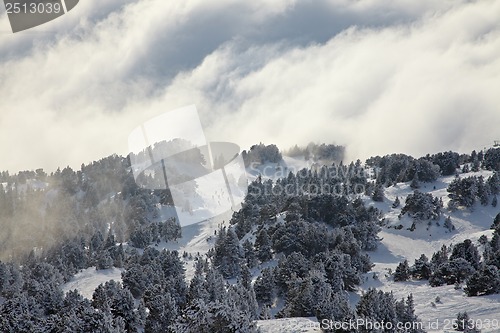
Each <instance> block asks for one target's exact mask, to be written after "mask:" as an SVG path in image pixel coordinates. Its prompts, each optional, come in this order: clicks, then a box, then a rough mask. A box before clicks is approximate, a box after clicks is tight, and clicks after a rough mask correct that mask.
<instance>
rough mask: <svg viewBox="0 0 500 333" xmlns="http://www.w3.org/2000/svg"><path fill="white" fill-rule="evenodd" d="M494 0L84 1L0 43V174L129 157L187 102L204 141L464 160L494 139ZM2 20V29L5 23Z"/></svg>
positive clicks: (498, 38) (497, 118)
mask: <svg viewBox="0 0 500 333" xmlns="http://www.w3.org/2000/svg"><path fill="white" fill-rule="evenodd" d="M499 10H500V4H498V3H497V2H495V1H488V0H487V1H478V2H467V1H462V2H457V1H442V2H441V1H440V2H438V3H436V2H435V1H431V0H428V1H419V2H415V1H410V0H405V1H397V2H395V1H390V0H384V1H372V0H361V1H347V0H332V1H326V0H325V1H286V0H282V1H273V2H272V3H271V4H270V3H268V2H266V1H263V0H262V1H256V2H251V3H249V2H239V1H238V2H237V1H229V0H224V1H220V2H218V4H217V5H214V4H208V3H206V2H204V1H187V2H184V3H172V2H165V1H161V0H141V1H136V2H132V1H123V0H120V1H118V0H116V1H115V0H110V1H105V2H97V1H85V2H81V4H80V5H79V6H78V7H77V8H75V9H74V10H72V11H71V12H70V13H69V14H67V15H65V16H63V17H62V18H59V19H57V20H54V21H52V22H51V23H50V24H47V25H46V26H42V27H40V28H37V29H35V30H34V31H28V32H26V33H19V34H15V35H12V34H8V33H5V32H3V33H0V156H1V157H0V158H1V162H0V170H3V169H9V170H11V171H17V170H21V169H34V168H37V167H44V168H46V169H48V171H52V170H54V169H55V168H56V167H57V166H61V167H64V166H66V165H68V164H69V165H71V166H73V167H78V166H79V165H80V164H81V163H87V162H90V161H92V160H95V159H98V158H101V157H104V156H106V155H109V154H111V153H115V152H116V153H119V154H126V153H127V146H126V145H127V136H128V134H129V132H130V131H131V130H132V129H133V128H134V127H135V126H137V125H138V124H140V123H141V122H143V121H144V120H146V119H149V118H150V117H153V116H154V115H157V114H159V113H162V112H166V111H168V110H172V109H175V108H177V107H180V106H183V105H189V104H193V103H194V104H196V105H197V107H198V110H199V111H200V115H201V117H202V120H203V122H204V124H205V125H206V126H207V135H208V137H209V138H210V139H213V140H217V139H218V140H226V141H234V142H237V143H239V144H240V145H241V146H242V147H243V148H247V146H248V145H250V144H253V143H257V142H260V141H263V142H269V143H270V142H275V143H277V144H279V145H280V146H283V147H288V146H291V145H293V144H295V143H299V144H300V143H302V144H304V143H308V142H310V141H318V142H336V143H339V144H346V145H347V146H348V152H349V153H350V156H351V157H352V158H358V157H359V158H366V157H369V156H370V155H373V154H385V153H391V152H406V153H410V154H414V155H419V154H425V153H427V152H435V151H441V150H448V149H454V150H462V151H463V150H472V149H478V148H482V145H484V144H486V143H488V142H490V141H492V140H493V139H496V138H497V137H498V136H500V133H498V126H496V124H498V123H500V113H499V112H498V105H500V103H499V102H500V96H498V93H497V91H496V90H495V89H496V88H495V87H496V86H497V85H498V82H500V81H499V80H500V77H499V76H500V63H499V62H500V60H499V59H500V20H498V14H496V13H499V12H500V11H499ZM6 22H7V21H6V17H5V15H3V16H0V29H2V27H4V26H5V25H6Z"/></svg>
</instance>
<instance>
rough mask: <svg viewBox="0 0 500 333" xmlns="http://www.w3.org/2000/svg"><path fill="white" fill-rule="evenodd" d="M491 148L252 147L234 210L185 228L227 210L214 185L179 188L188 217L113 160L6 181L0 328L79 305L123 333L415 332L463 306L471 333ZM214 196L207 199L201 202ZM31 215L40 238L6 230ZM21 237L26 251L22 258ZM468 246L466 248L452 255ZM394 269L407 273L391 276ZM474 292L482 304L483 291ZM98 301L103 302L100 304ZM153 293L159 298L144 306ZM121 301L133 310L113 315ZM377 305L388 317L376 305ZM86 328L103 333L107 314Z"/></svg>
mask: <svg viewBox="0 0 500 333" xmlns="http://www.w3.org/2000/svg"><path fill="white" fill-rule="evenodd" d="M259 147H260V148H259V149H263V151H266V149H267V148H266V146H263V145H261V146H259ZM270 147H271V146H270ZM274 147H275V146H274ZM274 147H271V148H270V149H272V150H274V149H275V148H274ZM496 153H497V152H496V151H494V150H493V151H488V152H486V153H485V154H483V153H482V152H481V154H479V156H480V157H477V155H478V154H476V153H475V152H473V153H472V154H471V155H465V154H464V155H458V154H452V153H446V154H444V155H443V154H441V155H439V154H438V155H433V156H429V155H428V156H427V157H425V158H420V159H414V158H412V157H409V156H406V155H402V154H399V155H390V156H385V157H382V158H381V157H374V158H372V159H370V160H368V161H367V163H366V164H365V165H363V164H361V162H359V161H358V162H356V163H351V164H349V165H343V164H342V163H341V162H340V163H338V162H333V164H332V161H330V162H328V161H325V160H322V159H316V158H315V157H314V156H313V157H312V158H310V159H306V158H304V157H300V156H295V157H286V156H284V157H282V156H279V157H278V159H277V160H274V161H272V162H271V161H267V160H259V156H260V155H259V154H256V153H255V151H254V153H253V155H249V156H250V157H247V158H250V159H253V161H250V163H249V165H247V168H246V177H247V178H248V181H249V184H250V185H249V188H248V194H247V195H246V196H245V197H244V198H243V197H242V196H241V197H240V199H239V201H240V202H241V203H240V204H239V205H238V206H235V207H233V209H230V210H228V211H226V212H225V213H224V214H220V215H218V216H217V217H215V218H211V219H209V220H207V221H204V222H201V223H193V224H189V225H186V226H183V227H182V228H179V227H178V226H176V224H175V218H177V217H179V216H180V215H179V214H184V215H183V216H184V217H183V219H184V220H185V219H189V218H196V216H198V215H197V211H200V212H202V213H203V214H206V213H208V214H212V215H213V214H215V213H217V212H219V211H220V209H221V208H220V207H222V205H224V203H223V202H222V203H221V199H222V197H221V196H220V195H221V193H222V192H221V191H220V190H219V189H216V188H214V187H213V186H212V185H211V184H210V182H202V181H199V182H197V186H196V187H195V188H194V192H186V193H188V198H191V199H188V200H189V201H190V207H189V210H185V209H184V208H183V207H175V208H176V209H175V210H174V207H173V206H172V202H171V201H170V199H169V196H168V193H166V192H162V191H158V190H154V191H145V190H143V189H141V188H138V187H136V186H134V184H133V183H131V182H130V178H128V176H127V172H126V168H127V166H126V161H125V160H122V159H121V158H120V157H117V156H113V157H110V158H109V159H103V160H102V161H99V162H95V163H94V164H92V165H89V166H82V170H80V171H78V172H73V171H72V170H70V169H68V168H66V169H64V170H62V171H60V170H58V172H57V173H55V174H51V175H46V174H43V173H40V172H39V173H38V174H35V173H29V172H25V173H22V174H19V175H13V176H9V177H5V175H4V179H3V180H2V183H3V184H2V187H3V188H4V191H2V192H1V193H3V195H2V194H1V193H0V195H2V197H1V198H0V199H1V200H0V203H2V205H3V207H4V210H3V211H4V213H3V214H4V215H3V216H2V221H3V222H2V223H3V224H4V229H6V230H11V232H10V235H11V236H15V237H16V239H19V240H20V241H22V242H21V243H19V246H18V247H16V249H15V251H14V249H13V248H11V249H9V248H8V244H9V243H8V242H7V238H5V239H6V242H4V243H3V246H4V247H3V248H4V249H7V252H4V257H5V254H9V253H10V256H11V258H12V259H13V260H14V261H13V262H14V263H13V264H10V263H9V262H8V261H5V263H2V264H1V266H0V273H1V274H0V277H1V278H2V280H1V281H3V282H2V289H1V291H2V296H0V303H1V305H2V313H4V315H6V316H7V318H10V319H8V320H7V321H5V322H4V325H10V326H5V327H10V328H13V327H19V326H16V325H20V322H19V321H20V320H22V321H24V322H28V323H29V325H31V326H28V327H32V328H33V327H39V326H40V325H42V326H44V325H45V326H44V327H53V326H51V325H55V324H54V322H52V321H48V320H49V318H50V317H51V316H56V317H57V316H60V317H61V318H65V316H66V314H62V313H61V314H59V313H60V312H59V311H61V310H62V309H63V308H64V307H70V308H72V307H74V306H76V304H80V305H79V306H84V307H94V308H97V309H102V311H104V312H102V313H103V315H104V314H105V313H106V311H111V315H112V316H114V321H113V324H112V326H113V327H115V328H116V329H118V330H119V327H120V325H122V324H121V323H120V322H121V321H124V322H125V326H126V327H128V328H126V331H131V330H132V331H133V330H134V329H136V328H138V329H139V330H142V329H145V330H146V331H155V330H157V329H158V330H162V329H165V328H166V327H167V326H170V327H171V329H172V330H173V331H176V330H177V331H186V330H187V327H192V328H190V329H192V330H195V328H194V327H198V326H196V325H195V324H194V323H193V321H192V320H194V319H193V318H194V317H190V316H192V315H195V316H202V315H203V316H207V317H206V319H204V320H207V321H208V322H207V324H206V325H209V326H210V327H217V325H222V323H225V324H223V325H225V327H229V326H230V325H233V324H234V323H236V322H237V323H238V325H239V326H240V327H246V328H244V329H243V331H245V332H246V331H248V332H251V331H253V330H254V328H255V327H258V328H260V330H261V332H263V333H266V332H319V331H320V327H319V326H320V323H323V328H324V329H325V326H324V325H325V323H326V324H328V323H330V324H333V322H334V321H335V322H337V323H343V322H347V321H348V320H349V318H356V319H358V320H372V321H374V322H376V323H377V322H379V321H389V322H392V323H393V324H394V325H395V324H397V323H406V324H411V323H416V322H419V323H422V326H421V328H423V330H425V331H428V332H440V331H443V330H448V328H449V327H448V326H450V325H449V324H451V323H452V320H454V319H456V318H457V315H458V314H459V313H464V312H467V315H468V316H469V318H471V320H474V323H475V324H476V326H477V328H481V331H482V332H497V331H500V330H499V328H500V327H498V325H497V324H496V321H498V320H499V319H500V318H498V313H500V295H499V294H498V292H500V277H498V268H497V267H496V265H497V263H498V261H496V258H497V257H498V254H500V252H495V251H498V249H497V245H496V244H497V243H496V239H498V238H497V237H498V235H497V234H498V232H497V231H495V230H493V229H491V228H490V227H492V224H493V221H494V220H495V219H496V218H497V219H498V217H497V216H498V215H499V213H500V207H499V206H498V205H496V203H495V197H496V195H497V194H498V189H499V188H500V183H499V180H498V171H496V170H495V169H494V167H495V166H498V164H495V163H498V162H496V160H495V158H497V155H495V154H496ZM264 155H265V154H264ZM264 155H262V156H264ZM272 156H276V154H274V155H272ZM492 156H493V157H492ZM255 160H257V162H256V161H255ZM450 160H452V161H453V163H456V165H455V167H454V168H451V169H452V170H450V168H449V167H448V168H446V164H443V163H451V162H450ZM443 161H444V162H443ZM247 162H248V160H247ZM453 163H452V164H453ZM120 165H121V166H122V167H119V166H120ZM110 166H114V168H113V169H112V170H113V171H112V172H110V171H111V169H109V167H110ZM492 166H493V167H492ZM446 170H447V171H446ZM472 170H474V171H472ZM443 173H448V174H443ZM20 175H21V176H22V178H25V179H26V180H24V181H23V183H20V182H19V181H18V180H19V176H20ZM16 180H17V181H16ZM211 193H213V195H212V199H213V200H212V201H211V203H210V204H209V205H207V204H206V200H200V199H199V198H203V197H208V196H210V195H211ZM62 194H64V196H62ZM16 196H19V198H23V199H22V200H23V201H22V202H24V203H23V205H21V204H20V202H21V201H19V202H18V201H17V200H19V199H18V198H17V197H16ZM396 203H397V204H396ZM219 206H220V207H219ZM9 207H10V208H9ZM21 207H24V208H21ZM28 207H29V208H30V209H26V208H28ZM6 212H7V213H8V212H10V213H8V214H7V213H6ZM28 218H39V219H41V221H43V223H44V224H43V225H39V226H37V227H36V228H42V229H40V230H45V232H46V235H45V236H44V237H43V238H42V239H37V238H36V237H34V235H30V236H28V235H25V234H23V233H22V232H21V230H20V229H19V228H18V227H16V226H15V225H14V224H11V223H12V222H13V221H17V220H19V219H20V220H21V221H26V222H23V223H25V224H24V226H26V227H29V226H30V225H31V224H29V223H28V221H29V220H28ZM72 219H73V222H71V223H70V224H68V223H63V224H61V221H64V222H68V221H71V220H72ZM495 221H496V220H495ZM62 226H65V227H64V228H61V227H62ZM499 229H500V228H499ZM47 232H48V234H47ZM50 235H52V237H48V236H50ZM56 235H59V240H57V239H54V237H53V236H56ZM75 236H76V237H75ZM469 240H470V242H469ZM28 241H31V242H33V241H35V242H37V244H38V245H37V246H36V247H33V250H32V251H31V253H28V252H26V254H22V253H23V247H22V244H24V243H23V242H28ZM468 244H470V245H468ZM443 245H445V246H446V249H447V251H448V253H447V254H446V256H445V258H444V259H443V258H441V259H439V260H441V261H439V262H438V261H436V260H438V259H435V258H434V257H436V255H437V254H439V253H440V251H442V249H443ZM464 246H468V248H467V250H466V251H472V252H463V249H464ZM460 249H462V250H460ZM460 251H462V252H460ZM469 253H472V255H475V256H476V257H470V256H469V255H470V254H469ZM474 253H476V254H474ZM12 254H16V256H12ZM422 254H424V255H425V256H426V257H427V258H429V259H431V258H432V260H431V261H430V264H429V265H430V266H429V270H430V272H429V274H430V275H429V277H430V279H429V278H420V277H415V276H416V275H415V276H414V274H416V273H414V270H415V269H414V268H413V264H414V262H415V261H416V260H417V259H419V258H421V255H422ZM436 258H437V257H436ZM404 260H407V261H408V264H409V266H411V267H409V268H408V272H406V273H405V274H407V276H405V278H404V279H402V280H401V278H400V275H401V271H400V266H401V265H402V262H403V261H404ZM16 262H20V263H22V264H23V266H17V264H16ZM458 264H460V265H462V266H456V267H457V268H454V267H455V266H453V265H458ZM486 267H489V268H488V269H490V270H494V272H495V274H496V276H497V277H498V281H497V280H494V279H495V277H493V282H494V283H497V285H496V287H494V288H497V289H491V288H490V289H484V290H486V292H485V293H486V294H485V295H482V296H472V297H468V296H467V292H468V291H467V290H469V289H467V288H472V282H471V281H472V280H470V278H471V277H472V276H473V275H474V276H477V277H478V278H480V277H481V274H485V273H483V272H486V271H485V269H486ZM446 269H448V270H450V269H452V273H449V272H448V271H446ZM453 269H454V270H453ZM398 270H399V271H398ZM2 272H4V273H2ZM443 272H444V273H443ZM446 272H448V273H446ZM443 274H444V275H443ZM455 275H456V276H455ZM14 276H22V277H23V280H22V281H24V282H22V281H21V280H14V279H13V277H14ZM461 276H463V277H461ZM40 277H41V278H40ZM395 279H399V280H400V281H398V282H396V281H395ZM440 279H441V280H440ZM443 279H444V280H443ZM457 279H459V280H458V282H456V283H455V282H450V281H456V280H457ZM490 280H491V278H490ZM16 281H20V283H18V282H16ZM113 281H117V282H120V284H115V283H114V282H113ZM430 281H431V282H430ZM436 281H437V282H436ZM431 284H433V285H437V286H431ZM490 284H491V283H490ZM34 286H38V287H37V288H39V289H38V290H37V289H33V288H34ZM373 288H376V290H375V289H373ZM478 288H479V289H478V290H479V294H481V293H482V292H483V291H482V290H483V289H481V288H486V287H483V286H479V287H478ZM488 288H489V287H488ZM75 289H76V290H77V291H78V295H81V296H83V297H84V298H87V299H89V300H91V303H85V302H84V301H83V300H84V299H81V300H79V301H77V302H76V303H72V304H70V303H68V302H69V299H68V297H76V296H75V295H73V294H71V293H69V294H66V296H64V294H63V292H64V293H67V292H69V291H72V290H75ZM103 292H104V293H107V294H108V295H112V296H111V301H106V302H104V303H102V302H103V300H102V299H101V298H100V297H101V296H99V295H100V293H103ZM41 293H44V294H43V295H46V296H42V294H41ZM155 294H157V295H163V296H161V297H160V298H154V297H153V298H151V297H152V295H155ZM409 295H411V296H410V297H411V300H409V299H408V296H409ZM19 297H24V298H19ZM44 297H45V298H44ZM46 297H49V298H47V299H46ZM78 297H80V296H78ZM401 299H403V300H402V301H400V300H401ZM26 301H27V302H35V303H37V302H40V303H39V304H40V308H39V310H35V312H33V313H31V312H29V313H26V314H25V315H24V316H23V317H18V316H16V315H15V312H13V310H11V309H16V306H24V305H23V304H25V303H23V302H26ZM82 301H83V302H84V303H81V302H82ZM13 302H14V303H13ZM16 302H17V303H16ZM72 302H73V301H72ZM110 302H111V303H110ZM120 302H126V303H127V302H128V304H130V306H131V308H130V310H132V312H127V313H124V312H123V313H122V312H116V311H118V308H117V307H118V306H119V305H118V304H120ZM379 303H380V304H384V306H383V307H382V308H385V309H388V310H384V311H385V312H377V311H379V310H373V309H377V308H378V307H379V306H380V305H378V304H379ZM13 304H14V305H13ZM16 304H17V305H16ZM37 304H38V303H37ZM65 304H66V305H65ZM106 304H108V305H106ZM141 304H142V305H141ZM7 305H9V307H10V308H8V307H7ZM367 306H368V307H367ZM156 307H161V308H163V309H164V310H161V311H160V312H155V311H157V310H155V309H156ZM193 307H194V308H193ZM382 308H381V309H382ZM106 309H108V310H106ZM134 309H135V310H134ZM158 309H159V308H158ZM166 309H168V310H166ZM193 309H195V310H193ZM202 309H205V310H203V311H205V312H200V311H202ZM231 309H232V310H231ZM369 309H372V310H369ZM36 311H39V312H36ZM72 311H73V310H72ZM120 311H121V310H120ZM127 311H128V310H127ZM141 311H142V312H141ZM144 311H145V313H144ZM151 311H153V312H151ZM192 311H195V312H192ZM217 311H223V312H220V313H225V315H224V317H219V316H220V315H219V314H217V313H219V312H217ZM380 311H382V310H380ZM387 311H389V312H387ZM391 311H392V312H391ZM70 313H71V311H70ZM113 313H114V315H113ZM116 313H121V314H118V315H116ZM141 313H142V314H141ZM148 313H149V314H148ZM203 313H204V314H203ZM391 313H392V314H391ZM35 314H36V317H32V316H35ZM120 318H121V319H120ZM255 319H259V320H257V321H255V322H254V320H255ZM65 320H66V319H65ZM94 320H95V321H96V322H97V324H96V325H100V324H99V322H100V321H101V320H106V319H105V316H104V317H102V316H101V315H99V316H98V317H96V318H94ZM332 320H334V321H332ZM231 323H233V324H231ZM486 323H488V324H486ZM74 325H75V326H74V327H78V325H80V324H78V323H76V322H75V324H74ZM191 325H195V326H191ZM213 325H215V326H213ZM227 325H229V326H227ZM436 325H437V326H436ZM480 326H481V327H480ZM5 327H4V328H5ZM153 327H156V328H153ZM450 327H451V326H450ZM7 330H8V329H7ZM389 331H390V330H389ZM410 331H412V332H420V331H421V330H420V327H413V328H412V330H410Z"/></svg>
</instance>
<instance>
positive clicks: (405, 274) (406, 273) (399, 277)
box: [394, 260, 410, 281]
mask: <svg viewBox="0 0 500 333" xmlns="http://www.w3.org/2000/svg"><path fill="white" fill-rule="evenodd" d="M409 278H410V266H409V265H408V260H405V261H403V262H401V263H399V265H398V267H397V268H396V271H395V272H394V281H407V280H408V279H409Z"/></svg>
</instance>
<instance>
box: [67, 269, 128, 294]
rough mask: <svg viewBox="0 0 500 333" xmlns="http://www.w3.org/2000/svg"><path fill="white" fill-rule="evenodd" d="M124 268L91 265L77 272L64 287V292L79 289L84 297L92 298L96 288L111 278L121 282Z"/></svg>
mask: <svg viewBox="0 0 500 333" xmlns="http://www.w3.org/2000/svg"><path fill="white" fill-rule="evenodd" d="M121 274H122V270H121V269H119V268H115V267H113V268H109V269H102V270H96V269H95V267H89V268H87V269H84V270H82V271H81V272H80V273H78V274H76V275H75V276H74V277H73V278H72V279H71V280H70V281H69V282H67V283H65V284H64V285H63V287H62V290H63V292H64V293H66V292H68V291H71V290H75V289H76V290H78V291H79V292H80V294H81V295H82V296H83V297H86V298H88V299H92V294H93V293H94V291H95V289H96V288H97V287H98V286H99V285H100V284H101V283H105V282H107V281H110V280H115V281H117V282H121V280H122V276H121Z"/></svg>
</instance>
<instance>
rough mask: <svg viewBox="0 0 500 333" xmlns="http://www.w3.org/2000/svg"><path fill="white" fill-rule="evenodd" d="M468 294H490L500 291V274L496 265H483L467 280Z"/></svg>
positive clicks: (466, 290)
mask: <svg viewBox="0 0 500 333" xmlns="http://www.w3.org/2000/svg"><path fill="white" fill-rule="evenodd" d="M464 290H465V293H466V294H467V296H477V295H489V294H494V293H498V292H500V275H499V272H498V268H497V267H495V266H491V265H490V266H483V267H482V268H481V269H480V270H478V271H476V272H475V273H474V274H472V276H471V277H470V278H469V279H468V280H467V286H466V287H465V289H464Z"/></svg>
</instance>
